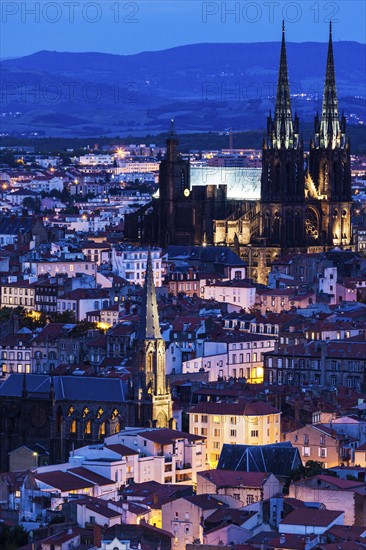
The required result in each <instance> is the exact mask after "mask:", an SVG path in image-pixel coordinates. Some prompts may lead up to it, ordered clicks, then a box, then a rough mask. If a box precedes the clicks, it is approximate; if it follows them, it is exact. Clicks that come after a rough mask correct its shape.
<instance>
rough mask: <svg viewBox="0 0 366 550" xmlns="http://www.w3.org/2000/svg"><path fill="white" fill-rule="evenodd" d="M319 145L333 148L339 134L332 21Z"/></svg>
mask: <svg viewBox="0 0 366 550" xmlns="http://www.w3.org/2000/svg"><path fill="white" fill-rule="evenodd" d="M319 133H320V140H321V145H323V146H324V147H328V146H329V145H330V146H331V147H332V149H334V147H335V146H336V145H337V142H338V140H339V136H340V123H339V113H338V97H337V87H336V78H335V69H334V55H333V40H332V22H330V24H329V43H328V57H327V69H326V74H325V83H324V92H323V104H322V117H321V121H320V132H319Z"/></svg>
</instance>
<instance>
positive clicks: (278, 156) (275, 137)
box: [214, 25, 352, 283]
mask: <svg viewBox="0 0 366 550" xmlns="http://www.w3.org/2000/svg"><path fill="white" fill-rule="evenodd" d="M345 132H346V121H345V117H344V115H342V116H341V117H340V116H339V112H338V98H337V90H336V79H335V68H334V56H333V43H332V26H331V25H330V32H329V45H328V57H327V65H326V76H325V84H324V92H323V102H322V112H321V117H320V118H319V116H318V115H317V116H316V117H315V121H314V135H313V138H312V140H311V143H310V150H309V155H308V156H306V155H305V153H304V144H303V142H302V139H301V138H300V135H299V119H298V117H297V116H296V115H295V116H294V117H293V115H292V109H291V101H290V86H289V78H288V69H287V56H286V43H285V30H284V27H283V28H282V44H281V56H280V67H279V75H278V84H277V93H276V106H275V111H274V114H273V117H272V116H271V115H270V116H269V117H268V119H267V136H266V138H265V139H264V140H263V146H262V175H261V200H260V202H259V203H251V204H250V203H248V204H247V208H246V211H245V212H244V213H243V214H242V215H239V216H236V215H235V213H234V214H231V215H230V216H229V217H228V218H227V219H225V220H216V221H215V222H214V225H215V229H214V242H215V244H220V245H222V244H224V245H227V246H237V247H238V249H239V250H240V254H241V256H242V257H243V258H244V259H246V260H247V261H248V264H249V270H250V271H249V273H250V275H251V277H252V278H253V279H254V280H257V281H259V282H261V283H266V279H267V274H268V271H269V270H270V266H271V264H272V262H273V260H275V259H276V258H277V257H278V256H279V255H280V254H283V253H297V252H320V251H323V250H329V249H332V248H335V247H339V248H351V246H350V245H351V240H352V235H351V205H352V197H351V165H350V147H349V140H348V138H347V136H346V133H345Z"/></svg>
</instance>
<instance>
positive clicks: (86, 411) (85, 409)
mask: <svg viewBox="0 0 366 550" xmlns="http://www.w3.org/2000/svg"><path fill="white" fill-rule="evenodd" d="M89 412H90V411H89V409H88V407H84V408H83V413H82V416H83V418H85V417H86V416H88V414H89Z"/></svg>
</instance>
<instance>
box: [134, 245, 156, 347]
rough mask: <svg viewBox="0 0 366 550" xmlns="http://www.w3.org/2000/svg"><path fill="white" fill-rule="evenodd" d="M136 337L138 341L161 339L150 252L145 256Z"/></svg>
mask: <svg viewBox="0 0 366 550" xmlns="http://www.w3.org/2000/svg"><path fill="white" fill-rule="evenodd" d="M136 337H137V339H138V340H158V339H161V332H160V326H159V314H158V304H157V302H156V294H155V285H154V271H153V265H152V259H151V252H150V250H149V252H148V256H147V264H146V274H145V285H144V293H143V298H142V306H141V315H140V326H139V329H138V332H137V336H136Z"/></svg>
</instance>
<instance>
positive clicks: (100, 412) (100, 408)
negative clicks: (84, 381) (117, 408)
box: [97, 407, 104, 418]
mask: <svg viewBox="0 0 366 550" xmlns="http://www.w3.org/2000/svg"><path fill="white" fill-rule="evenodd" d="M103 414H104V410H103V409H102V407H99V409H98V410H97V418H101V417H102V416H103Z"/></svg>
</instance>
